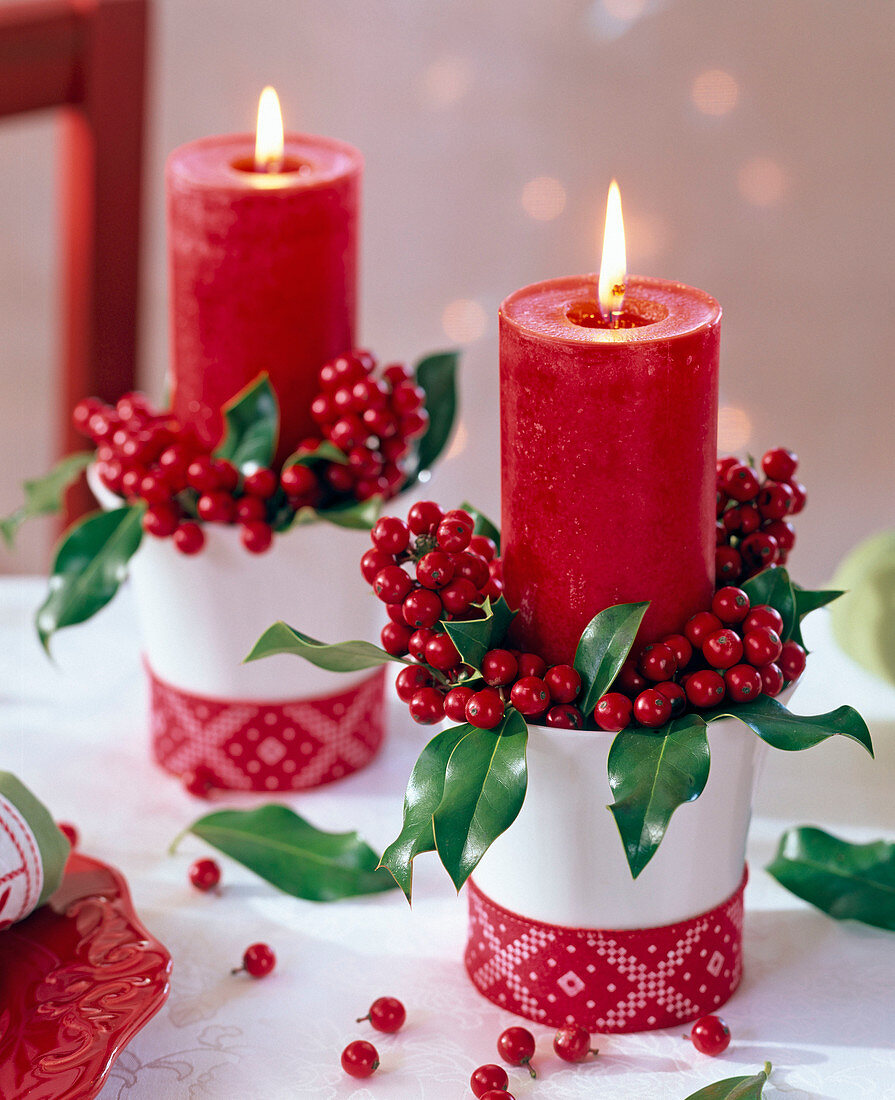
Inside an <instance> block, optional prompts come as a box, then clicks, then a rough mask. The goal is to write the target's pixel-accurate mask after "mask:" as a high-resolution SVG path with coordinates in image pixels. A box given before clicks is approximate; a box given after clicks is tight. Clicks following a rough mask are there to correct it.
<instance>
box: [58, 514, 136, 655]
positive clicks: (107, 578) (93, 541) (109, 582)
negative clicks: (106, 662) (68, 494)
mask: <svg viewBox="0 0 895 1100" xmlns="http://www.w3.org/2000/svg"><path fill="white" fill-rule="evenodd" d="M143 511H144V507H143V505H142V504H134V505H129V506H128V507H126V508H116V509H115V510H114V511H112V512H92V513H91V514H90V515H88V516H85V518H84V519H82V520H80V521H79V522H78V523H76V524H75V525H74V526H73V527H70V528H69V529H68V531H67V532H66V534H65V536H64V538H63V541H62V543H61V544H60V546H59V549H58V550H57V551H56V560H55V561H54V562H53V571H52V574H51V576H50V590H49V593H48V594H47V598H46V599H45V600H44V602H43V603H42V604H41V606H40V607H39V608H38V611H37V633H38V635H39V636H40V641H41V644H42V645H43V647H44V649H45V650H46V651H47V652H48V653H49V651H50V638H52V636H53V634H54V633H55V632H56V631H57V630H60V629H61V628H62V627H64V626H73V625H74V624H75V623H83V622H84V621H85V620H87V619H89V618H90V617H91V616H93V615H95V614H96V613H97V611H99V610H100V608H102V607H105V606H106V604H107V603H108V602H109V600H111V599H112V597H113V596H114V595H115V593H116V592H117V591H118V588H119V586H120V585H121V583H122V581H123V580H124V579H125V577H126V576H127V563H128V561H130V559H131V558H132V557H133V555H134V554H135V553H136V550H137V547H138V546H139V545H140V540H141V539H142V537H143V527H142V520H143Z"/></svg>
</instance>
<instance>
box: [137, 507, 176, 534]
mask: <svg viewBox="0 0 895 1100" xmlns="http://www.w3.org/2000/svg"><path fill="white" fill-rule="evenodd" d="M141 522H142V524H143V530H144V531H145V532H146V533H147V534H148V535H155V537H156V538H158V539H166V538H167V537H168V536H169V535H173V534H174V532H175V531H176V530H177V527H178V525H179V523H180V512H179V509H178V508H177V505H176V504H153V505H150V507H149V508H147V509H146V511H145V512H144V513H143V519H142V521H141Z"/></svg>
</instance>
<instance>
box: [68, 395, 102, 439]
mask: <svg viewBox="0 0 895 1100" xmlns="http://www.w3.org/2000/svg"><path fill="white" fill-rule="evenodd" d="M104 407H105V406H104V405H103V403H102V401H100V400H99V398H96V397H85V398H83V400H81V401H79V402H78V403H77V405H75V407H74V408H73V409H72V413H71V422H72V424H74V426H75V427H76V428H77V430H78V431H79V432H80V433H81V435H87V425H88V424H89V423H90V418H91V417H92V416H93V415H94V413H98V412H99V411H100V410H101V409H103V408H104Z"/></svg>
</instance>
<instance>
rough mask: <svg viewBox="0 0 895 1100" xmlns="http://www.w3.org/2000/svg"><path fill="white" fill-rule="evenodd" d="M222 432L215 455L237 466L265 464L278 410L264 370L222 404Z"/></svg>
mask: <svg viewBox="0 0 895 1100" xmlns="http://www.w3.org/2000/svg"><path fill="white" fill-rule="evenodd" d="M223 413H224V423H225V426H226V431H225V433H224V439H223V441H222V443H221V445H220V446H219V447H218V449H217V450H216V451H215V455H216V456H217V457H218V458H226V459H229V460H230V462H232V463H233V465H234V466H236V467H237V468H238V469H241V468H242V467H243V466H246V465H248V464H249V463H257V464H258V465H259V466H269V465H270V464H271V463H272V462H273V457H274V454H275V453H276V449H277V438H278V436H279V434H280V409H279V406H278V404H277V396H276V394H275V393H274V392H273V387H272V386H271V384H270V379H269V378H268V377H267V374H266V373H262V374H259V375H258V377H257V378H256V379H255V381H254V382H251V383H250V384H249V385H248V386H246V387H245V389H243V390H240V392H239V393H238V394H236V396H235V397H232V398H231V399H230V400H229V401H228V402H227V404H226V405H224V407H223Z"/></svg>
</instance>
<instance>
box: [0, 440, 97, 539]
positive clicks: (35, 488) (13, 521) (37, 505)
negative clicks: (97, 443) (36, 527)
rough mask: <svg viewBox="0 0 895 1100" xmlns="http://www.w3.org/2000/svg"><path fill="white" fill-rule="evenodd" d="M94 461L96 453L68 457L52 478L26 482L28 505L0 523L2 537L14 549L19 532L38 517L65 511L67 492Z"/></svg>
mask: <svg viewBox="0 0 895 1100" xmlns="http://www.w3.org/2000/svg"><path fill="white" fill-rule="evenodd" d="M93 459H94V452H93V451H78V453H77V454H73V455H66V457H65V458H63V459H61V460H60V461H59V462H57V463H56V465H55V466H54V467H53V469H52V470H50V472H49V473H48V474H44V476H43V477H36V478H32V479H31V480H30V481H26V482H24V484H23V486H22V488H23V490H24V493H25V500H24V502H23V503H22V504H21V505H20V506H19V507H18V508H16V510H15V511H14V512H11V513H10V514H9V515H8V516H5V517H4V518H3V519H0V535H2V536H3V539H4V541H5V542H6V545H7V546H9V547H10V548H11V547H12V545H13V543H14V542H15V537H16V532H17V531H18V529H19V528H20V527H21V526H22V524H23V523H24V522H25V520H28V519H32V518H33V517H34V516H50V515H54V514H55V513H56V512H59V511H61V510H62V505H63V503H64V501H65V491H66V489H67V488H68V487H69V485H72V484H73V483H74V482H75V481H77V480H78V478H79V477H80V476H81V474H82V473H83V471H84V470H86V469H87V467H88V466H89V465H90V463H91V462H92V461H93Z"/></svg>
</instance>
